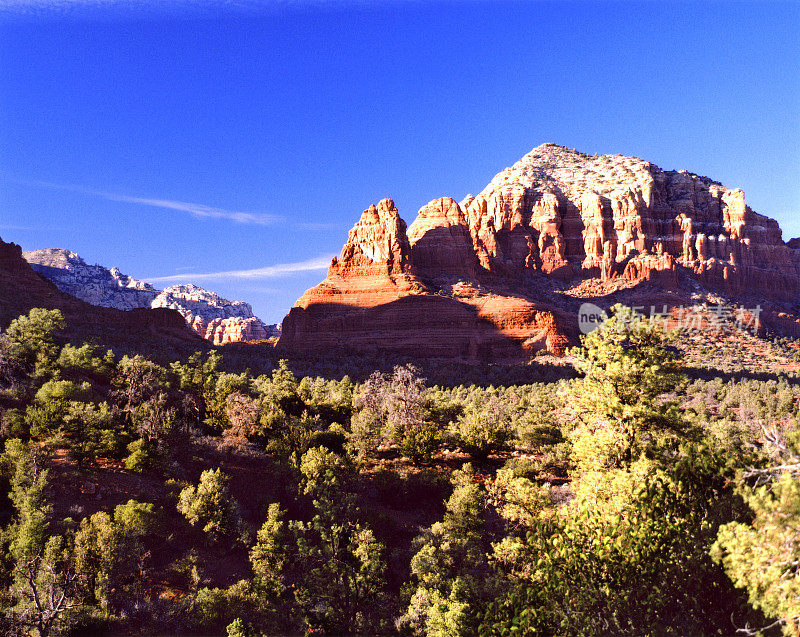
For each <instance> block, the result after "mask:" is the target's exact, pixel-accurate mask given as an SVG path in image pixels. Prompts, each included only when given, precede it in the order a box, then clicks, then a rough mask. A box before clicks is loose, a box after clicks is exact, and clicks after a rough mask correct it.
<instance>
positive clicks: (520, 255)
mask: <svg viewBox="0 0 800 637" xmlns="http://www.w3.org/2000/svg"><path fill="white" fill-rule="evenodd" d="M464 212H465V215H466V217H467V220H468V223H469V228H470V233H471V235H472V238H473V243H474V247H475V251H476V254H477V255H478V258H479V260H480V262H481V265H482V266H483V268H484V269H485V270H487V271H490V272H515V273H518V272H524V271H537V270H538V271H541V272H544V273H548V274H556V275H558V276H561V277H562V278H567V279H572V278H576V277H587V276H596V277H600V278H601V279H604V280H608V279H611V278H614V277H623V278H625V279H629V280H651V279H658V280H659V281H661V282H662V283H663V282H667V283H673V284H674V282H675V281H676V273H677V271H678V269H679V268H682V269H683V270H684V271H687V272H691V273H692V274H694V275H695V276H696V277H697V278H698V279H699V280H700V281H701V282H702V283H703V284H704V285H708V286H710V287H713V288H717V289H720V290H721V291H723V292H726V293H729V294H741V293H744V292H747V291H751V290H755V291H757V292H758V293H759V294H761V295H763V296H765V297H768V298H775V299H780V300H793V299H795V298H796V296H797V292H798V290H799V289H800V254H798V253H797V252H795V251H794V250H793V249H792V248H791V247H790V246H788V245H786V244H784V243H783V241H782V240H781V231H780V228H779V227H778V224H777V222H776V221H774V220H773V219H769V218H768V217H764V216H762V215H759V214H757V213H755V212H753V211H752V210H751V209H750V208H749V207H748V206H747V205H746V204H745V199H744V193H743V192H742V191H741V190H730V189H727V188H725V187H724V186H722V185H721V184H719V183H718V182H715V181H713V180H711V179H709V178H707V177H701V176H699V175H695V174H693V173H689V172H687V171H685V170H679V171H664V170H661V169H660V168H658V167H657V166H654V165H653V164H651V163H649V162H647V161H644V160H641V159H638V158H635V157H623V156H621V155H601V156H589V155H585V154H583V153H580V152H577V151H574V150H570V149H567V148H562V147H560V146H556V145H554V144H544V145H542V146H539V147H538V148H535V149H533V150H532V151H531V152H530V153H528V154H527V155H525V157H523V158H522V159H521V160H520V161H518V162H517V163H516V164H514V165H513V166H511V167H510V168H506V169H505V170H504V171H502V172H500V173H499V174H498V175H497V176H495V178H494V179H493V180H492V181H491V182H490V183H489V185H488V186H487V187H486V188H485V189H484V190H483V191H482V192H481V193H480V194H478V195H477V196H476V197H474V198H472V199H471V200H470V201H469V203H468V204H467V205H466V209H465V211H464Z"/></svg>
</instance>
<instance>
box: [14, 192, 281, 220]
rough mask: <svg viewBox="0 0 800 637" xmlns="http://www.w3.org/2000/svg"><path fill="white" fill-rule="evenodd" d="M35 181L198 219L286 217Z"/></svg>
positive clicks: (265, 218)
mask: <svg viewBox="0 0 800 637" xmlns="http://www.w3.org/2000/svg"><path fill="white" fill-rule="evenodd" d="M27 183H34V184H36V185H37V186H41V187H43V188H50V189H52V190H65V191H68V192H77V193H81V194H84V195H89V196H92V197H99V198H100V199H106V200H107V201H120V202H122V203H131V204H137V205H140V206H150V207H152V208H163V209H166V210H176V211H178V212H188V213H189V214H190V215H193V216H195V217H197V218H198V219H227V220H229V221H235V222H236V223H246V224H254V225H259V226H269V225H273V224H275V223H280V222H281V221H283V220H284V218H283V217H282V216H280V215H273V214H267V213H261V212H242V211H238V210H226V209H225V208H215V207H213V206H206V205H205V204H200V203H190V202H188V201H175V200H174V199H158V198H154V197H131V196H129V195H121V194H118V193H113V192H106V191H103V190H94V189H92V188H86V187H84V186H75V185H70V184H54V183H51V182H47V181H36V182H27Z"/></svg>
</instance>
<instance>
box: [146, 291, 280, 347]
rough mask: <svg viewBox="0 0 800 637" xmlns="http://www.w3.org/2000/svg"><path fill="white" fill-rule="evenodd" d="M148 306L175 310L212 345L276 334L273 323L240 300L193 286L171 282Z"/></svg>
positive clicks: (258, 339) (276, 328)
mask: <svg viewBox="0 0 800 637" xmlns="http://www.w3.org/2000/svg"><path fill="white" fill-rule="evenodd" d="M150 305H151V307H168V308H170V309H173V310H176V311H177V312H179V313H180V314H181V315H182V316H183V317H184V318H185V319H186V322H187V323H188V324H189V325H190V326H191V327H192V329H193V330H194V331H195V332H197V333H198V334H200V336H202V337H203V338H205V339H206V340H208V341H211V342H212V343H214V345H225V344H226V343H238V342H240V341H260V340H264V339H267V338H270V337H273V336H279V335H280V328H279V327H278V326H276V325H265V324H264V323H262V322H261V320H260V319H259V318H257V317H256V316H254V315H253V308H252V307H250V304H249V303H245V302H244V301H228V300H227V299H223V298H222V297H220V296H219V295H217V294H215V293H214V292H209V291H208V290H204V289H203V288H201V287H197V286H196V285H173V286H171V287H168V288H166V289H165V290H163V291H162V292H160V293H159V295H158V296H157V297H156V298H155V299H153V301H152V303H151V304H150Z"/></svg>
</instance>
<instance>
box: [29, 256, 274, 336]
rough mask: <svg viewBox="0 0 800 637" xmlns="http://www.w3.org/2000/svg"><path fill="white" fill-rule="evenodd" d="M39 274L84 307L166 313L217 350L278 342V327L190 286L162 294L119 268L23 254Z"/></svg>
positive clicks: (73, 258) (247, 307)
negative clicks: (180, 319) (178, 317)
mask: <svg viewBox="0 0 800 637" xmlns="http://www.w3.org/2000/svg"><path fill="white" fill-rule="evenodd" d="M23 256H24V258H25V259H26V260H27V261H28V263H30V264H31V266H32V267H33V268H34V269H35V270H36V271H37V272H39V273H40V274H42V275H44V276H45V277H47V278H48V279H50V280H51V281H53V282H54V283H55V284H56V286H57V287H58V288H59V289H60V290H61V291H62V292H66V293H67V294H70V295H72V296H74V297H76V298H78V299H81V300H82V301H86V302H87V303H91V304H92V305H98V306H101V307H110V308H115V309H118V310H132V309H136V308H169V309H172V310H176V311H177V312H178V313H179V314H181V315H182V316H183V317H184V319H185V320H186V322H187V323H188V324H189V326H191V327H192V329H194V331H195V332H197V333H198V334H200V336H202V337H203V338H205V339H206V340H209V341H211V342H212V343H214V344H215V345H224V344H226V343H234V342H239V341H256V340H263V339H266V338H270V337H274V336H279V335H280V327H279V326H277V325H265V324H264V323H262V322H261V320H260V319H259V318H258V317H256V316H254V315H253V309H252V308H251V307H250V305H249V304H247V303H244V302H243V301H228V300H227V299H223V298H222V297H220V296H218V295H217V294H215V293H214V292H209V291H208V290H204V289H203V288H200V287H197V286H194V285H183V286H181V285H176V286H172V287H169V288H167V289H165V290H163V291H159V290H157V289H155V288H154V287H153V286H152V285H150V284H149V283H146V282H144V281H139V280H137V279H134V278H132V277H129V276H126V275H124V274H122V273H121V272H120V271H119V268H116V267H114V268H111V269H106V268H104V267H103V266H101V265H89V264H87V263H86V262H85V261H84V260H83V259H81V257H80V256H78V255H77V254H75V253H74V252H70V251H69V250H63V249H59V248H48V249H44V250H32V251H30V252H25V253H23Z"/></svg>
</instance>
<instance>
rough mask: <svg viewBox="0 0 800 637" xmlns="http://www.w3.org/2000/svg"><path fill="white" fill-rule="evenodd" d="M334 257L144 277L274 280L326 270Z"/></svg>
mask: <svg viewBox="0 0 800 637" xmlns="http://www.w3.org/2000/svg"><path fill="white" fill-rule="evenodd" d="M334 256H335V255H333V254H328V255H324V256H320V257H316V258H314V259H309V260H308V261H298V262H296V263H279V264H277V265H268V266H266V267H263V268H255V269H254V270H226V271H225V272H205V273H198V274H194V273H183V274H171V275H168V276H154V277H144V280H145V281H148V282H149V283H154V282H160V281H180V280H185V281H189V280H191V281H208V280H213V279H250V280H256V279H274V278H277V277H282V276H288V275H290V274H296V273H298V272H311V271H314V270H326V269H327V268H328V266H329V265H330V263H331V259H332V258H333V257H334Z"/></svg>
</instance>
